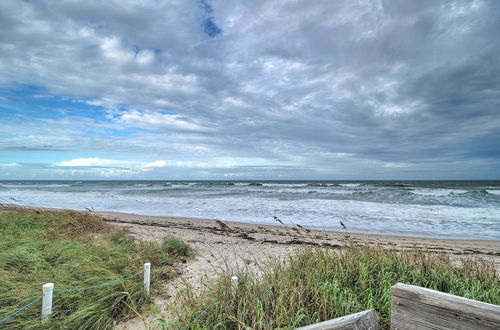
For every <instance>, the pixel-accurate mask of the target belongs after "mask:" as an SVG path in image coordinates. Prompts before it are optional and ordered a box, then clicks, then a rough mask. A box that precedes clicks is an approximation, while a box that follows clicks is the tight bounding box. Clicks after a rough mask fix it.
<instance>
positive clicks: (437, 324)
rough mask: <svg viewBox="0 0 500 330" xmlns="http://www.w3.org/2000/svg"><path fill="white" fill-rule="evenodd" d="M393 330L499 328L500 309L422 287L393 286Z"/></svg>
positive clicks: (400, 284)
mask: <svg viewBox="0 0 500 330" xmlns="http://www.w3.org/2000/svg"><path fill="white" fill-rule="evenodd" d="M391 309H392V313H391V314H392V316H391V329H392V330H407V329H411V330H414V329H436V330H437V329H439V330H450V329H454V330H476V329H500V306H497V305H492V304H487V303H483V302H480V301H477V300H471V299H467V298H463V297H458V296H454V295H451V294H448V293H443V292H439V291H435V290H430V289H426V288H422V287H419V286H414V285H408V284H403V283H398V284H396V285H394V286H393V287H392V306H391Z"/></svg>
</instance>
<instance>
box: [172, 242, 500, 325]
mask: <svg viewBox="0 0 500 330" xmlns="http://www.w3.org/2000/svg"><path fill="white" fill-rule="evenodd" d="M232 275H237V276H238V277H239V282H238V285H237V287H236V288H232V287H231V276H232ZM398 282H403V283H407V284H413V285H418V286H422V287H426V288H430V289H434V290H439V291H442V292H448V293H451V294H454V295H458V296H462V297H466V298H470V299H476V300H480V301H483V302H487V303H492V304H500V280H499V277H498V275H497V274H496V273H495V268H494V265H493V264H492V263H489V262H484V261H478V260H475V259H471V258H466V259H463V260H462V261H461V263H459V264H456V263H452V262H451V261H450V259H449V257H448V256H446V255H440V254H428V253H424V252H420V251H415V250H409V251H395V250H388V249H383V248H378V247H366V246H358V245H350V246H348V247H346V248H343V249H340V250H339V249H337V250H333V249H327V248H311V247H308V248H304V249H302V250H301V251H299V252H298V253H297V254H294V255H289V256H287V257H286V258H285V259H273V260H271V261H270V262H269V263H268V264H267V265H264V266H263V268H262V269H261V272H260V273H255V272H250V271H248V270H241V271H239V272H238V273H236V274H231V273H230V272H228V273H227V274H221V275H220V277H219V278H218V279H217V280H215V281H214V282H211V283H209V284H208V285H207V288H206V290H205V291H204V292H203V293H201V294H197V293H195V292H193V291H192V290H186V291H185V292H184V294H183V295H182V296H181V297H182V301H183V306H184V307H183V309H181V311H180V312H179V321H178V322H177V323H174V324H169V325H166V326H165V328H169V329H170V328H182V327H183V328H185V329H292V328H295V327H298V326H304V325H309V324H313V323H316V322H321V321H325V320H328V319H333V318H337V317H341V316H345V315H347V314H351V313H356V312H360V311H363V310H367V309H371V308H375V309H376V311H377V313H378V315H379V317H380V320H379V324H380V327H381V328H382V329H385V328H389V323H390V304H391V286H393V285H394V284H396V283H398Z"/></svg>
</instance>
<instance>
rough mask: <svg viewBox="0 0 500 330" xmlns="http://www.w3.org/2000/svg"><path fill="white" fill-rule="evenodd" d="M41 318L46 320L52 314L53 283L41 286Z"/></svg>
mask: <svg viewBox="0 0 500 330" xmlns="http://www.w3.org/2000/svg"><path fill="white" fill-rule="evenodd" d="M42 292H43V298H42V320H47V319H48V318H49V317H50V314H52V296H53V293H54V283H46V284H44V285H43V288H42Z"/></svg>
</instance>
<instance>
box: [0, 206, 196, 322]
mask: <svg viewBox="0 0 500 330" xmlns="http://www.w3.org/2000/svg"><path fill="white" fill-rule="evenodd" d="M192 254H193V251H192V249H191V248H190V247H189V246H187V245H186V244H185V243H184V242H182V241H180V240H178V239H176V238H167V239H165V240H163V241H162V242H146V241H140V240H135V239H133V238H131V237H130V236H129V235H127V233H126V232H124V231H123V230H119V229H117V228H115V227H112V226H110V225H109V224H107V223H106V222H105V221H103V220H102V219H101V218H99V217H97V216H94V215H93V214H92V213H91V212H74V211H56V210H33V209H22V208H3V209H0V283H1V285H0V319H2V318H4V317H5V316H7V315H9V314H10V313H12V312H14V311H16V310H18V309H19V308H21V307H22V306H24V305H26V304H27V303H29V302H30V301H33V300H34V299H35V298H36V297H37V296H40V295H41V291H42V285H43V284H44V283H48V282H53V283H54V284H55V287H54V289H55V290H61V289H75V288H82V287H93V286H96V285H102V284H104V285H105V286H102V287H100V288H97V289H88V290H81V291H69V292H57V291H55V292H54V298H53V299H54V300H53V314H52V317H51V319H50V320H49V321H48V322H42V321H41V320H40V312H41V301H39V302H37V303H35V304H34V305H32V306H30V307H29V308H27V309H25V310H23V311H22V312H21V313H19V314H17V315H15V316H13V317H12V318H10V319H9V320H7V321H6V322H5V323H2V324H0V327H1V328H2V329H4V328H5V329H45V328H47V329H49V328H50V329H109V328H111V327H112V326H113V324H114V322H115V321H116V320H120V319H126V318H130V317H142V316H141V311H143V310H144V309H145V308H148V307H150V306H151V303H152V301H151V298H150V297H149V296H147V295H146V294H145V293H144V290H143V277H142V269H143V264H144V263H145V262H151V263H152V275H151V276H152V284H151V285H152V291H153V294H154V293H155V292H156V291H158V290H160V289H159V287H160V285H159V284H160V283H161V282H165V281H166V280H168V279H170V278H172V277H173V276H175V274H176V272H175V270H174V268H173V267H174V264H175V262H176V261H178V260H180V259H185V258H188V257H189V256H191V255H192ZM133 274H136V276H133V277H131V278H129V279H126V280H122V279H123V278H124V277H127V276H129V275H133Z"/></svg>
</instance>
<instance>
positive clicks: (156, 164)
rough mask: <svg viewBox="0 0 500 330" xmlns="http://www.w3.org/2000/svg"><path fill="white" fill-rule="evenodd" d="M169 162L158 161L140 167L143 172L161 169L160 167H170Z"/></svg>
mask: <svg viewBox="0 0 500 330" xmlns="http://www.w3.org/2000/svg"><path fill="white" fill-rule="evenodd" d="M168 165H169V164H168V162H167V161H166V160H156V161H154V162H150V163H146V164H142V165H141V166H140V168H141V169H143V170H151V169H153V168H159V167H165V166H168Z"/></svg>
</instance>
